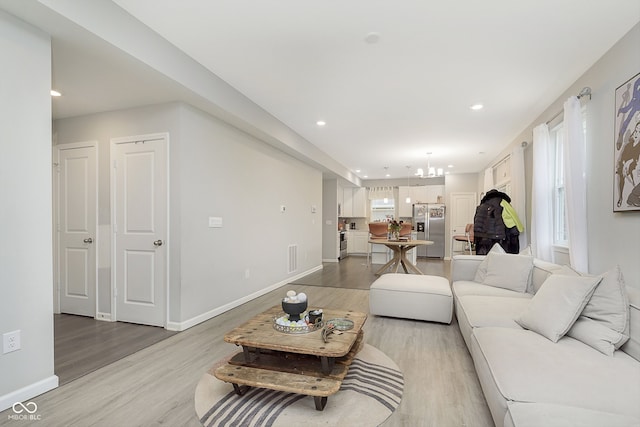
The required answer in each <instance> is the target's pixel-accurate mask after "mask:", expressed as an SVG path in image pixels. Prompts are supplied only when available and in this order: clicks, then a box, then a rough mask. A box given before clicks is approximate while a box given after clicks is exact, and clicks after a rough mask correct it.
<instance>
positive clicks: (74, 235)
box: [57, 143, 97, 317]
mask: <svg viewBox="0 0 640 427" xmlns="http://www.w3.org/2000/svg"><path fill="white" fill-rule="evenodd" d="M96 151H97V150H96V146H95V143H88V144H65V145H61V146H59V147H57V155H58V166H57V172H58V179H57V183H58V185H57V186H58V188H57V190H58V191H57V205H58V212H57V221H58V224H57V230H58V248H57V255H58V256H57V257H58V268H57V270H58V271H57V272H58V291H59V303H60V312H61V313H69V314H79V315H82V316H91V317H95V315H96V228H97V217H96V212H97V207H96V203H97V186H96V183H97V161H96Z"/></svg>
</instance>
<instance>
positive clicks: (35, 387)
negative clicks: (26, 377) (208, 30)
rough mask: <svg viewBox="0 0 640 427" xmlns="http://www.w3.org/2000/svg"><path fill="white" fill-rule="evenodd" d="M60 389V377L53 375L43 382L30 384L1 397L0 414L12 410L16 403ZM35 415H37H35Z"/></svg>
mask: <svg viewBox="0 0 640 427" xmlns="http://www.w3.org/2000/svg"><path fill="white" fill-rule="evenodd" d="M57 387H58V376H57V375H51V376H50V377H47V378H45V379H43V380H40V381H38V382H35V383H33V384H29V385H28V386H26V387H22V388H21V389H18V390H15V391H12V392H11V393H9V394H5V395H4V396H0V412H2V411H4V410H5V409H8V408H11V407H12V406H13V404H14V403H17V402H26V401H28V400H29V399H32V398H34V397H36V396H39V395H41V394H42V393H46V392H48V391H49V390H53V389H54V388H57ZM34 415H35V414H34Z"/></svg>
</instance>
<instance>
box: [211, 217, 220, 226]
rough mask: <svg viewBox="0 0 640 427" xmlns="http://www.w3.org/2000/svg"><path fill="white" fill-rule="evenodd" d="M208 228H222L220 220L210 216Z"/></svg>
mask: <svg viewBox="0 0 640 427" xmlns="http://www.w3.org/2000/svg"><path fill="white" fill-rule="evenodd" d="M209 228H222V218H221V217H218V216H210V217H209Z"/></svg>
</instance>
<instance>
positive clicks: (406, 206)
mask: <svg viewBox="0 0 640 427" xmlns="http://www.w3.org/2000/svg"><path fill="white" fill-rule="evenodd" d="M443 196H444V185H416V186H411V187H398V199H399V200H398V217H400V218H407V217H410V216H413V204H414V203H439V202H438V201H439V200H443ZM407 197H409V198H410V199H411V202H410V203H407Z"/></svg>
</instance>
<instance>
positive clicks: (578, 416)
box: [504, 403, 640, 427]
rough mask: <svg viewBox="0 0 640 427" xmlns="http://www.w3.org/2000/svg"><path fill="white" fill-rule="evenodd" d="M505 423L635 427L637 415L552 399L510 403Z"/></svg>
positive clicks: (547, 426) (534, 426) (526, 426)
mask: <svg viewBox="0 0 640 427" xmlns="http://www.w3.org/2000/svg"><path fill="white" fill-rule="evenodd" d="M504 425H505V427H510V426H517V427H540V426H545V427H572V426H580V427H603V426H607V427H638V426H639V425H640V419H639V418H636V417H630V416H627V415H621V414H612V413H611V412H602V411H594V410H591V409H585V408H576V407H575V406H567V405H555V404H553V403H511V404H509V413H507V416H506V417H505V422H504Z"/></svg>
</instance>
